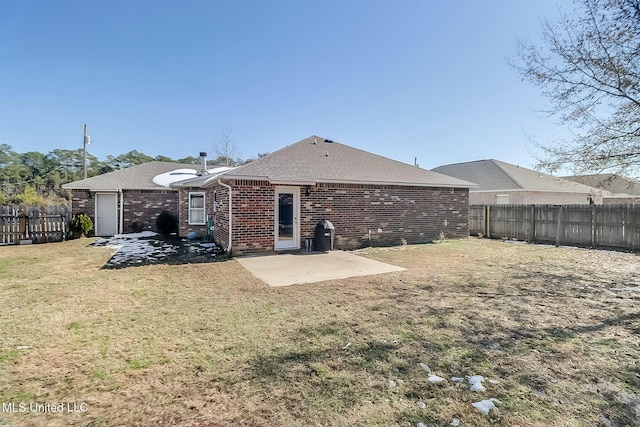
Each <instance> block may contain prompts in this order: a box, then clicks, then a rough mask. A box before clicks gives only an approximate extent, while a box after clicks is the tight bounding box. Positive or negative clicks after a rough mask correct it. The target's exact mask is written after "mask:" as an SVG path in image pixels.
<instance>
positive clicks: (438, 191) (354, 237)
mask: <svg viewBox="0 0 640 427" xmlns="http://www.w3.org/2000/svg"><path fill="white" fill-rule="evenodd" d="M300 199H301V201H300V204H301V208H300V216H301V222H300V224H301V229H300V236H301V239H303V240H304V238H305V237H314V234H315V226H316V224H317V223H318V221H320V220H322V219H328V220H329V221H331V222H332V223H333V225H334V227H335V228H336V232H335V241H334V247H335V248H336V249H355V248H360V247H364V246H390V245H400V244H401V242H402V241H403V239H404V240H405V241H406V242H407V243H426V242H431V241H433V240H435V239H437V238H438V237H439V235H440V233H444V235H445V236H447V237H448V238H459V237H466V236H468V235H469V225H468V216H469V213H468V212H469V191H468V189H465V188H455V189H450V188H427V187H400V186H373V185H347V184H335V185H332V184H320V185H318V186H316V187H310V188H309V196H306V194H305V187H302V189H301V195H300Z"/></svg>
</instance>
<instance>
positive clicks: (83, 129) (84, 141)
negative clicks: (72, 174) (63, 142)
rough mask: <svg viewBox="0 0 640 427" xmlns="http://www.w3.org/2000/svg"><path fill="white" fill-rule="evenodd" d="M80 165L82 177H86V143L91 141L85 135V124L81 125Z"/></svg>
mask: <svg viewBox="0 0 640 427" xmlns="http://www.w3.org/2000/svg"><path fill="white" fill-rule="evenodd" d="M82 131H83V132H82V133H83V138H82V157H83V159H82V167H83V169H84V179H87V144H90V143H91V138H90V137H89V135H87V124H86V123H84V124H83V125H82Z"/></svg>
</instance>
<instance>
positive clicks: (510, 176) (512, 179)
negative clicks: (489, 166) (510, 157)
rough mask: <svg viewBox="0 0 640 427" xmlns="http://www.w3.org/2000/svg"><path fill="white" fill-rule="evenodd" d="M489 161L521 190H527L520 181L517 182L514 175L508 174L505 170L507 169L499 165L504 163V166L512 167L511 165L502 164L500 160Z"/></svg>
mask: <svg viewBox="0 0 640 427" xmlns="http://www.w3.org/2000/svg"><path fill="white" fill-rule="evenodd" d="M489 161H490V162H491V163H493V164H494V165H496V167H497V168H498V169H500V170H501V171H502V173H503V174H505V175H506V176H507V177H508V178H509V179H510V180H511V181H513V182H514V183H515V184H516V185H517V186H518V188H520V189H522V190H524V189H525V187H524V186H523V185H522V184H521V183H520V181H518V180H517V179H516V178H515V177H514V176H513V175H511V174H510V173H509V172H507V171H506V170H505V169H504V168H503V167H502V166H501V165H500V164H499V163H504V164H508V165H511V163H506V162H501V161H500V160H496V159H490V160H489ZM512 166H515V167H520V166H518V165H512Z"/></svg>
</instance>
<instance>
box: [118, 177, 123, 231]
mask: <svg viewBox="0 0 640 427" xmlns="http://www.w3.org/2000/svg"><path fill="white" fill-rule="evenodd" d="M118 193H120V224H119V228H120V234H123V233H124V193H123V192H122V187H121V188H118Z"/></svg>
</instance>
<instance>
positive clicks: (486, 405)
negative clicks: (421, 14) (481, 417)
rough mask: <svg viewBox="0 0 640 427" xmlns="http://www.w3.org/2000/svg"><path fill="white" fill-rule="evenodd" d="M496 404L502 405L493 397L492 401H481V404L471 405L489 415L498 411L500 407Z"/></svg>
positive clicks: (474, 403)
mask: <svg viewBox="0 0 640 427" xmlns="http://www.w3.org/2000/svg"><path fill="white" fill-rule="evenodd" d="M494 402H495V403H502V402H500V401H499V400H498V399H494V398H493V397H492V398H491V399H486V400H481V401H479V402H473V403H472V404H471V405H472V406H473V407H474V408H476V409H477V410H479V411H481V412H482V413H483V414H485V415H489V411H490V410H492V409H498V407H497V406H496V405H495V404H494Z"/></svg>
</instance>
